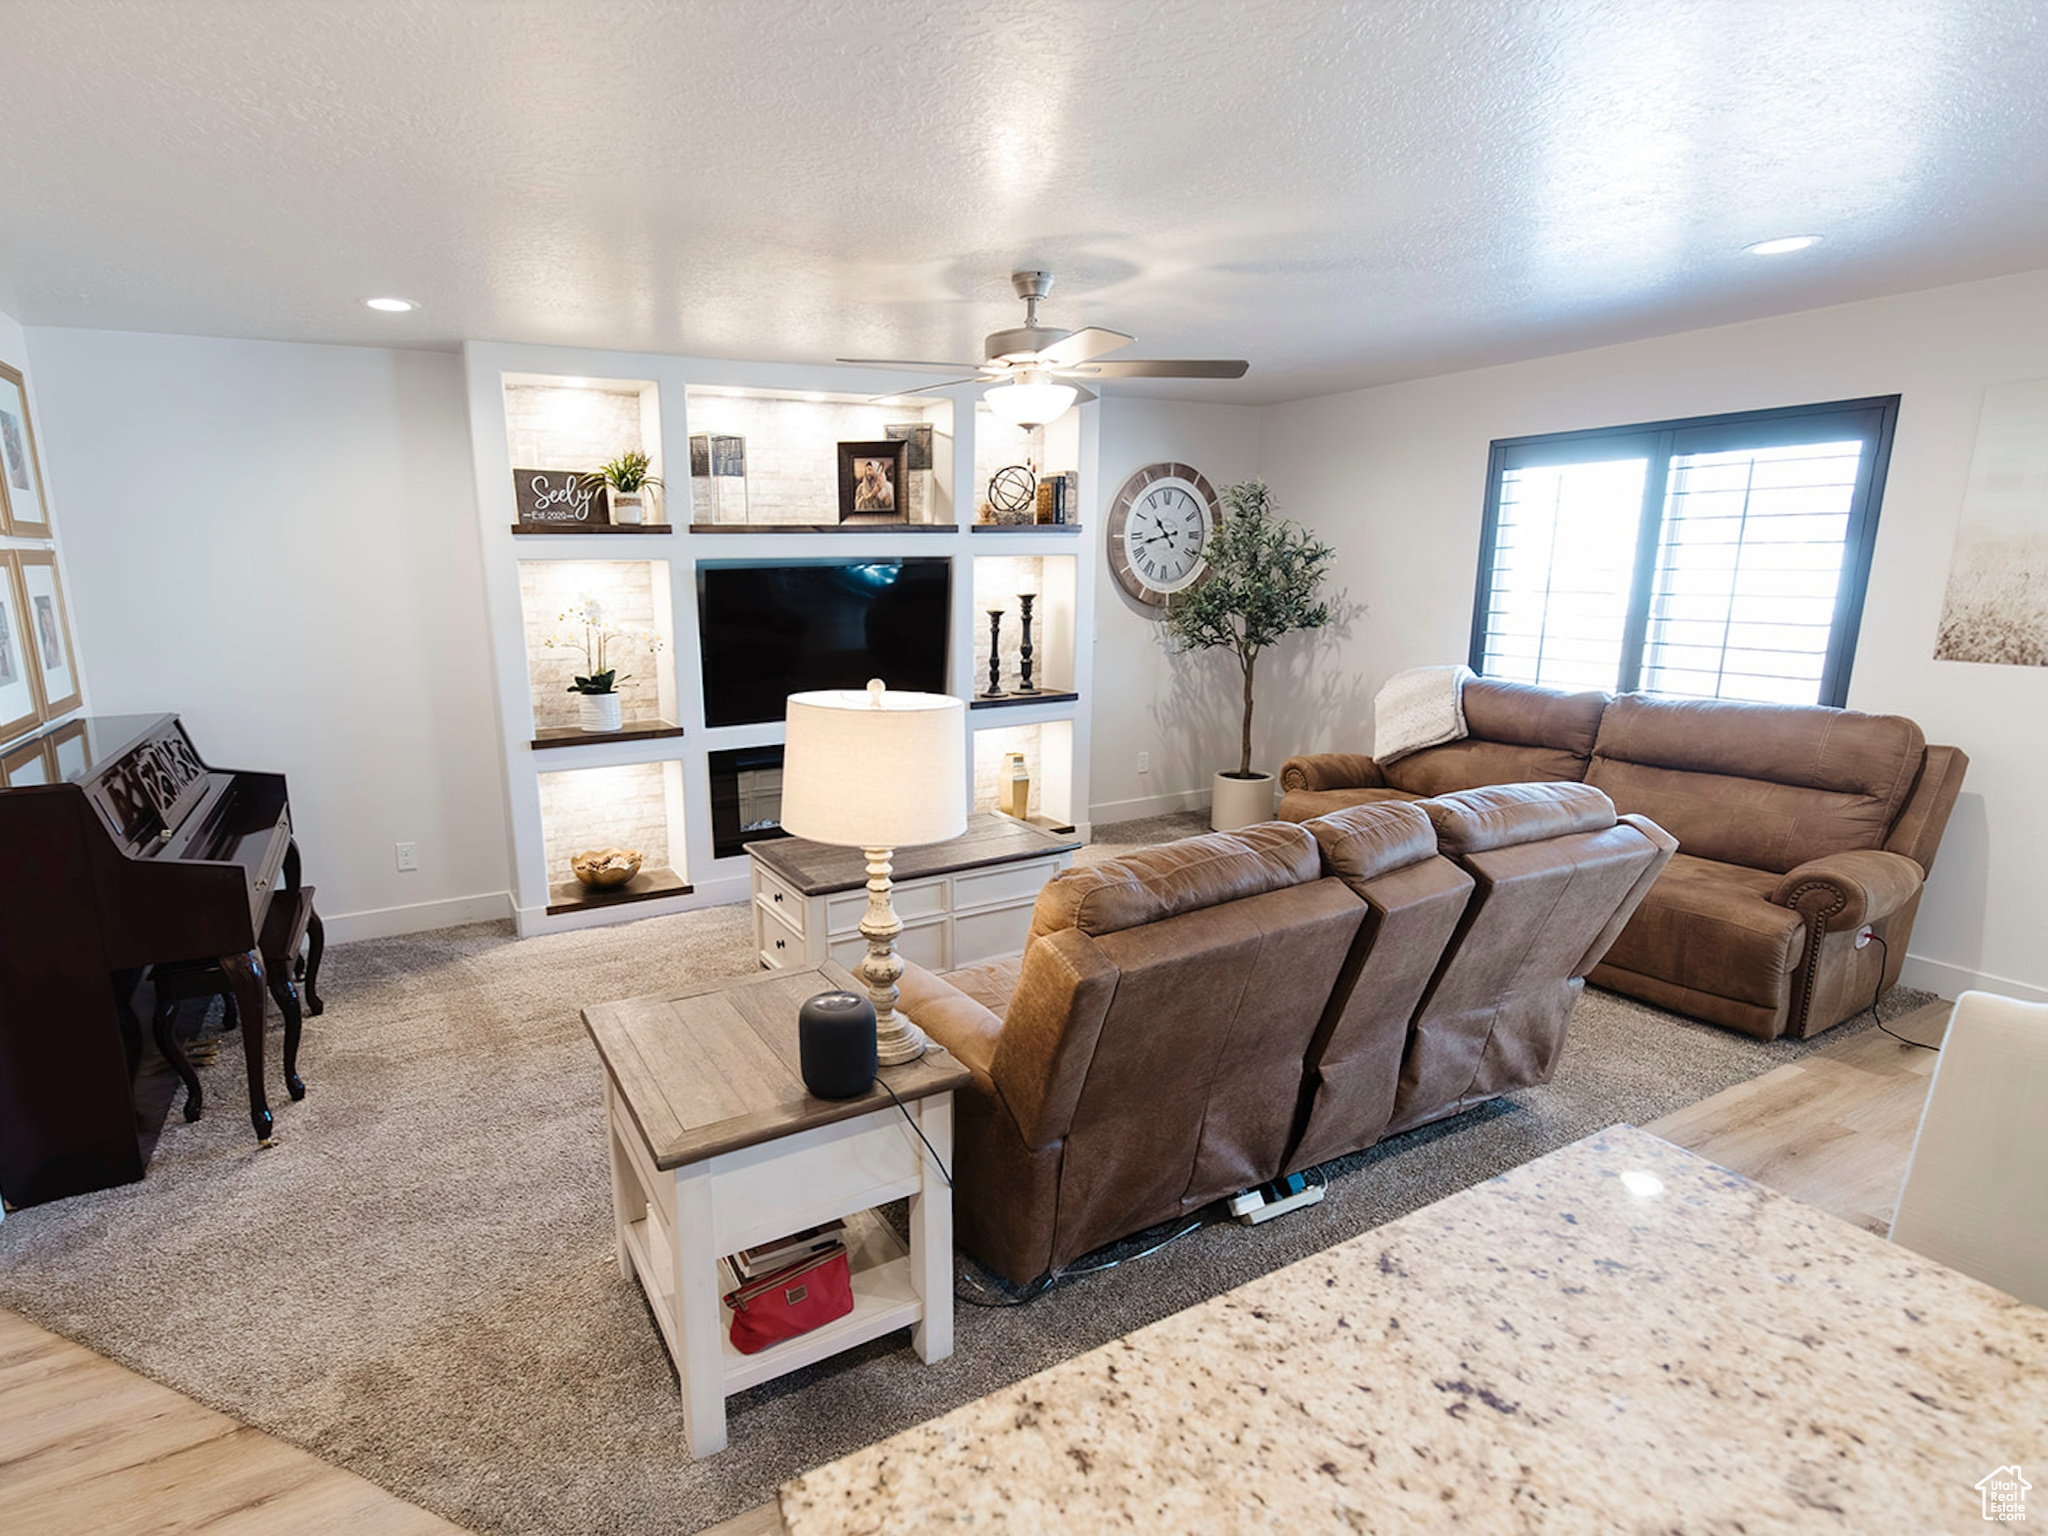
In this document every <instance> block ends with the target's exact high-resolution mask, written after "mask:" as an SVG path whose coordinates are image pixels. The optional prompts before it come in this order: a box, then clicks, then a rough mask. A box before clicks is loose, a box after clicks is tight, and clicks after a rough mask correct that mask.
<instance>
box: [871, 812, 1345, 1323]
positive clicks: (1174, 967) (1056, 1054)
mask: <svg viewBox="0 0 2048 1536" xmlns="http://www.w3.org/2000/svg"><path fill="white" fill-rule="evenodd" d="M1365 910H1366V908H1365V904H1364V903H1363V902H1362V901H1361V900H1360V899H1359V898H1358V897H1357V896H1355V895H1353V894H1352V893H1351V892H1350V891H1349V890H1347V889H1346V888H1345V886H1344V883H1343V882H1342V881H1341V880H1338V879H1335V878H1331V877H1326V876H1324V874H1323V873H1322V869H1321V865H1320V861H1319V858H1318V855H1317V852H1316V845H1315V842H1314V840H1313V838H1312V837H1311V836H1310V835H1309V833H1308V832H1307V831H1306V830H1304V829H1303V828H1301V827H1297V826H1291V825H1288V824H1286V823H1280V822H1269V823H1266V824H1265V825H1262V826H1255V827H1250V828H1246V829H1245V830H1243V831H1241V832H1235V833H1217V834H1212V835H1210V836H1206V837H1196V838H1189V839H1187V840H1186V841H1184V842H1179V843H1173V844H1168V845H1165V846H1163V847H1159V848H1148V849H1144V850H1141V851H1140V852H1138V853H1135V854H1132V855H1130V856H1128V857H1126V858H1122V859H1117V860H1114V861H1111V862H1109V863H1105V864H1099V865H1095V866H1092V867H1088V868H1081V869H1073V870H1069V871H1067V872H1066V873H1064V874H1062V875H1061V876H1059V877H1058V878H1057V879H1055V880H1053V881H1052V882H1050V883H1049V884H1048V885H1047V886H1046V887H1045V889H1044V891H1042V892H1041V893H1040V895H1039V899H1038V907H1037V910H1036V912H1035V913H1034V915H1033V919H1032V927H1031V936H1030V939H1029V941H1028V944H1027V947H1026V949H1025V951H1024V955H1023V958H1022V960H1021V961H1013V962H1009V963H1007V964H1004V965H997V966H989V967H980V968H976V969H971V970H968V971H959V972H953V973H951V974H950V975H948V976H946V977H943V978H942V977H937V976H933V975H931V974H930V973H929V972H927V971H924V970H921V969H919V968H918V967H916V966H914V965H913V966H909V967H907V968H906V970H905V973H904V976H903V979H902V983H901V988H902V1006H903V1009H904V1011H905V1012H906V1013H908V1014H909V1015H910V1016H911V1017H912V1018H913V1019H915V1020H916V1021H917V1022H918V1023H919V1024H920V1025H921V1026H922V1027H923V1028H924V1029H925V1030H926V1031H928V1032H929V1033H930V1034H931V1035H932V1037H933V1038H934V1039H936V1040H938V1041H939V1042H940V1043H941V1044H943V1045H944V1046H945V1047H946V1048H947V1049H948V1050H950V1051H952V1052H953V1053H954V1054H955V1055H956V1056H958V1057H959V1058H960V1060H961V1061H962V1062H963V1063H964V1064H965V1065H966V1066H967V1067H968V1068H969V1069H970V1070H971V1071H972V1072H973V1074H974V1087H973V1091H971V1092H967V1093H963V1094H961V1095H960V1096H959V1100H958V1122H957V1139H956V1143H955V1150H956V1162H955V1168H954V1174H955V1180H956V1184H955V1188H956V1200H955V1207H954V1208H955V1220H956V1225H957V1229H958V1234H959V1239H960V1243H961V1246H962V1247H964V1248H966V1249H967V1250H968V1252H970V1253H972V1254H973V1255H974V1256H975V1257H977V1258H978V1259H980V1260H981V1261H982V1262H983V1263H985V1264H988V1265H989V1266H990V1267H992V1268H993V1269H995V1270H997V1271H998V1272H1000V1273H1001V1274H1003V1275H1006V1276H1008V1277H1009V1278H1010V1279H1011V1280H1013V1281H1016V1282H1017V1283H1019V1284H1024V1283H1028V1282H1029V1281H1031V1280H1034V1279H1036V1278H1037V1277H1038V1276H1040V1275H1043V1274H1045V1273H1047V1272H1048V1271H1050V1270H1053V1269H1056V1268H1058V1267H1059V1266H1061V1265H1064V1264H1066V1263H1067V1262H1069V1261H1070V1260H1072V1259H1074V1258H1075V1257H1077V1256H1078V1255H1080V1254H1083V1253H1086V1252H1088V1251H1089V1250H1091V1249H1093V1248H1097V1247H1100V1246H1101V1245H1102V1244H1103V1243H1106V1242H1109V1241H1111V1240H1112V1239H1114V1238H1118V1237H1121V1236H1124V1235H1125V1234H1127V1233H1130V1232H1134V1231H1137V1230H1139V1229H1140V1228H1143V1227H1146V1226H1150V1225H1152V1224H1154V1223H1156V1222H1161V1221H1166V1220H1170V1219H1173V1218H1175V1217H1177V1216H1179V1215H1181V1214H1182V1213H1184V1212H1186V1211H1190V1210H1193V1209H1195V1208H1196V1207H1199V1206H1202V1205H1205V1204H1207V1203H1208V1202H1210V1201H1211V1200H1214V1199H1217V1198H1218V1197H1220V1196H1222V1195H1226V1194H1230V1193H1233V1192H1235V1191H1237V1190H1239V1189H1242V1188H1244V1187H1245V1186H1246V1185H1248V1184H1253V1183H1258V1182H1260V1181H1263V1180H1265V1179H1268V1178H1271V1177H1273V1176H1274V1174H1275V1172H1276V1171H1277V1170H1278V1168H1279V1166H1280V1162H1281V1159H1282V1158H1283V1156H1284V1155H1285V1152H1286V1147H1287V1143H1288V1141H1289V1139H1290V1137H1291V1135H1292V1132H1293V1129H1294V1115H1295V1109H1296V1105H1297V1103H1298V1100H1299V1095H1300V1087H1301V1072H1302V1059H1303V1056H1304V1053H1305V1052H1306V1050H1307V1048H1308V1045H1309V1042H1310V1039H1311V1037H1312V1036H1313V1035H1314V1033H1315V1031H1316V1028H1317V1026H1318V1024H1319V1023H1320V1022H1321V1020H1322V1017H1323V1013H1324V1009H1325V1006H1326V1004H1327V1003H1328V1001H1329V998H1330V994H1331V991H1332V989H1333V988H1334V986H1335V984H1336V981H1337V976H1338V972H1339V970H1340V969H1341V968H1342V966H1343V964H1344V962H1345V959H1346V956H1347V955H1348V954H1349V953H1350V950H1351V941H1352V939H1353V937H1354V935H1355V934H1356V933H1357V931H1358V927H1359V924H1360V922H1361V921H1362V920H1363V918H1364V916H1365ZM1012 988H1014V992H1012Z"/></svg>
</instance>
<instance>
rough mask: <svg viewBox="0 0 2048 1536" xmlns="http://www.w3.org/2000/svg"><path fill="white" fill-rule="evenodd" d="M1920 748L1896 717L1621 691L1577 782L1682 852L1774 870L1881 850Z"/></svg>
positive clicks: (1910, 726) (1913, 731)
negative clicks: (1665, 835)
mask: <svg viewBox="0 0 2048 1536" xmlns="http://www.w3.org/2000/svg"><path fill="white" fill-rule="evenodd" d="M1925 754H1926V741H1925V739H1924V738H1923V737H1922V735H1921V734H1920V727H1919V726H1917V725H1915V724H1914V723H1913V722H1912V721H1910V720H1907V719H1903V718H1901V717H1900V716H1897V715H1865V714H1859V713H1857V712H1856V711H1853V710H1842V709H1827V708H1822V707H1819V706H1802V705H1796V704H1737V703H1730V702H1727V701H1724V700H1718V699H1700V700H1693V699H1660V698H1653V697H1650V696H1647V695H1643V694H1624V695H1622V696H1621V697H1620V698H1618V699H1616V700H1615V701H1614V702H1613V703H1612V704H1611V705H1609V706H1608V709H1607V713H1606V716H1605V718H1604V719H1603V720H1602V722H1601V726H1600V736H1599V740H1598V742H1597V743H1596V744H1595V748H1594V754H1593V762H1592V766H1591V767H1590V768H1589V769H1588V770H1587V773H1586V782H1587V783H1588V784H1592V785H1595V786H1597V787H1598V788H1600V789H1603V790H1605V791H1606V792H1607V794H1608V795H1609V796H1610V797H1611V798H1612V799H1613V801H1614V803H1615V804H1616V805H1617V806H1619V807H1620V808H1621V809H1622V810H1624V811H1636V812H1639V813H1641V814H1642V815H1645V816H1648V817H1650V818H1651V819H1652V820H1654V821H1656V822H1657V823H1658V824H1659V825H1660V826H1662V827H1664V828H1665V829H1666V830H1667V831H1669V832H1670V833H1671V834H1672V835H1673V836H1675V837H1676V838H1677V839H1678V842H1679V846H1680V847H1681V848H1682V849H1684V850H1685V852H1687V853H1688V854H1691V855H1693V856H1695V857H1697V858H1702V859H1713V860H1718V861H1721V862H1725V863H1730V864H1743V865H1748V866H1750V867H1752V868H1755V869H1765V870H1770V871H1772V872H1774V873H1777V874H1783V873H1785V872H1786V871H1787V870H1789V869H1792V868H1794V867H1795V866H1797V865H1800V864H1804V863H1805V862H1806V861H1807V860H1808V859H1817V858H1820V857H1822V856H1823V855H1826V854H1830V853H1846V852H1848V851H1850V850H1852V849H1857V848H1879V847H1882V846H1883V845H1884V841H1885V837H1886V835H1887V833H1889V831H1890V830H1891V826H1892V823H1893V822H1894V821H1895V820H1897V818H1898V815H1899V811H1900V808H1901V807H1902V806H1903V805H1904V804H1905V800H1906V796H1907V794H1908V793H1910V792H1911V790H1912V787H1913V782H1914V778H1915V776H1916V775H1917V774H1918V773H1919V771H1920V763H1921V759H1922V758H1923V757H1924V756H1925Z"/></svg>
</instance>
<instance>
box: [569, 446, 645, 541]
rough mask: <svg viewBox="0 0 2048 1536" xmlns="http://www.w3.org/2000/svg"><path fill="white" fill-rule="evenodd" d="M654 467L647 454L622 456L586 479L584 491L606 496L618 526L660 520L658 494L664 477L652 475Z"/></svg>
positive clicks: (597, 469)
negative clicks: (655, 513) (657, 505)
mask: <svg viewBox="0 0 2048 1536" xmlns="http://www.w3.org/2000/svg"><path fill="white" fill-rule="evenodd" d="M650 467H651V465H650V463H649V461H648V458H647V455H646V454H644V453H640V452H638V451H635V452H633V453H622V454H620V455H619V456H618V457H617V458H616V459H613V460H612V461H611V462H610V463H609V464H601V465H599V466H598V467H597V468H596V469H594V470H592V471H591V472H590V473H589V474H587V475H585V476H584V477H583V488H584V489H585V490H588V491H597V490H602V491H603V492H604V493H605V498H606V500H607V501H609V502H610V504H611V511H612V521H613V522H614V523H624V524H632V523H651V522H654V521H655V520H656V519H655V516H654V492H656V491H658V490H660V489H661V477H660V476H659V475H650V474H649V473H648V472H647V471H648V469H649V468H650Z"/></svg>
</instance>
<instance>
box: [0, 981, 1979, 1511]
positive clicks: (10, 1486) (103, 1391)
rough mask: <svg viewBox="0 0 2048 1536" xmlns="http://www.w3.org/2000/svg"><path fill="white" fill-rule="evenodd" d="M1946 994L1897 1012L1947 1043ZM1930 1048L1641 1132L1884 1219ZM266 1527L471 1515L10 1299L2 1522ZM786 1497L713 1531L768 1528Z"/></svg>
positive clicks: (1835, 1064) (1907, 1024) (1856, 1052)
mask: <svg viewBox="0 0 2048 1536" xmlns="http://www.w3.org/2000/svg"><path fill="white" fill-rule="evenodd" d="M1948 1010H1949V1005H1948V1004H1947V1003H1934V1004H1930V1005H1928V1006H1927V1007H1926V1008H1922V1009H1919V1010H1917V1011H1915V1012H1913V1013H1910V1014H1907V1015H1905V1016H1903V1017H1902V1018H1899V1019H1896V1020H1893V1021H1891V1027H1892V1028H1893V1029H1895V1030H1897V1031H1898V1032H1899V1033H1900V1034H1903V1035H1906V1036H1907V1037H1908V1038H1911V1039H1917V1040H1924V1041H1926V1042H1927V1043H1929V1044H1934V1043H1937V1042H1938V1041H1939V1040H1940V1039H1941V1036H1942V1032H1943V1030H1944V1029H1945V1028H1946V1027H1947V1024H1948ZM1934 1062H1935V1053H1934V1052H1932V1051H1924V1050H1916V1049H1914V1048H1913V1047H1911V1046H1908V1045H1901V1044H1900V1043H1899V1042H1898V1041H1896V1040H1892V1039H1889V1038H1888V1037H1886V1036H1885V1035H1883V1034H1881V1033H1879V1032H1878V1031H1876V1030H1869V1031H1866V1032H1865V1033H1863V1034H1861V1035H1858V1036H1856V1037H1854V1038H1853V1039H1847V1040H1844V1041H1842V1042H1841V1043H1840V1044H1839V1045H1831V1046H1826V1047H1823V1048H1822V1049H1821V1050H1819V1051H1817V1052H1815V1053H1814V1054H1813V1055H1811V1056H1808V1057H1806V1058H1805V1059H1804V1060H1802V1061H1799V1062H1795V1063H1792V1064H1790V1065H1788V1066H1783V1067H1779V1068H1777V1069H1776V1070H1775V1071H1772V1072H1768V1073H1766V1074H1765V1075H1764V1076H1762V1077H1759V1078H1756V1079H1754V1080H1753V1081H1750V1082H1747V1083H1739V1084H1737V1085H1736V1086H1735V1087H1733V1088H1730V1089H1728V1090H1726V1091H1725V1092H1722V1093H1718V1094H1716V1095H1714V1097H1712V1098H1711V1099H1704V1100H1702V1101H1701V1102H1699V1103H1698V1104H1695V1105H1692V1106H1691V1107H1690V1108H1687V1109H1682V1110H1679V1111H1678V1112H1677V1113H1676V1114H1671V1115H1666V1116H1665V1117H1664V1118H1663V1119H1661V1120H1657V1121H1654V1122H1652V1123H1651V1124H1650V1125H1648V1126H1645V1127H1644V1129H1646V1130H1649V1131H1652V1132H1654V1133H1655V1134H1657V1135H1659V1136H1662V1137H1664V1138H1665V1139H1666V1140H1667V1141H1674V1142H1676V1143H1678V1144H1679V1145H1680V1146H1682V1147H1688V1148H1690V1149H1691V1150H1693V1151H1695V1152H1698V1153H1699V1154H1700V1155H1701V1156H1703V1157H1708V1158H1711V1159H1713V1160H1714V1161H1715V1162H1717V1163H1719V1164H1721V1165H1722V1166H1723V1167H1725V1168H1732V1169H1733V1170H1735V1171H1736V1172H1737V1173H1742V1174H1746V1175H1748V1176H1749V1177H1750V1178H1753V1179H1755V1180H1757V1181H1758V1182H1759V1183H1761V1184H1765V1185H1768V1186H1770V1187H1771V1188H1773V1189H1776V1190H1778V1191H1780V1192H1782V1193H1784V1194H1788V1195H1791V1196H1793V1197H1794V1198H1796V1199H1799V1200H1803V1201H1805V1202H1806V1203H1807V1204H1809V1205H1814V1206H1818V1207H1820V1209H1822V1210H1824V1211H1828V1212H1830V1213H1832V1214H1833V1215H1836V1216H1839V1217H1841V1218H1842V1219H1843V1220H1845V1221H1852V1222H1854V1223H1856V1224H1857V1225H1858V1226H1861V1227H1866V1228H1868V1229H1870V1230H1871V1231H1874V1232H1878V1233H1883V1232H1884V1231H1885V1230H1887V1228H1888V1227H1889V1226H1890V1224H1891V1214H1892V1206H1893V1204H1894V1202H1895V1201H1896V1200H1897V1198H1898V1192H1899V1183H1900V1180H1901V1179H1902V1178H1904V1176H1905V1171H1906V1161H1907V1158H1908V1157H1909V1155H1910V1154H1911V1152H1912V1149H1913V1134H1914V1132H1915V1130H1916V1129H1917V1128H1918V1126H1919V1124H1920V1111H1921V1109H1922V1107H1923V1106H1924V1105H1925V1103H1926V1100H1927V1085H1928V1080H1929V1078H1930V1077H1931V1076H1932V1074H1933V1072H1934ZM172 1530H176V1531H178V1532H181V1533H184V1532H191V1533H195V1536H198V1533H205V1536H223V1533H235V1536H255V1533H259V1532H263V1533H267V1532H273V1531H291V1532H293V1533H295V1536H300V1533H305V1536H313V1533H319V1532H326V1531H332V1532H357V1531H374V1532H376V1533H378V1536H414V1533H419V1536H448V1533H459V1530H460V1528H459V1527H457V1526H453V1525H450V1524H449V1523H448V1522H447V1521H445V1520H442V1519H441V1518H440V1517H438V1516H436V1515H431V1514H429V1513H427V1512H426V1511H425V1510H423V1509H419V1508H417V1507H416V1506H414V1505H411V1504H407V1503H405V1502H404V1501H403V1500H401V1499H398V1498H396V1497H394V1496H392V1495H391V1494H388V1493H386V1492H384V1491H383V1490H382V1489H380V1488H378V1487H376V1486H375V1485H374V1484H372V1483H369V1482H366V1481H364V1480H363V1479H362V1478H360V1477H357V1476H356V1475H355V1474H354V1473H351V1472H344V1471H342V1470H341V1469H340V1468H338V1467H332V1466H329V1465H328V1464H327V1463H325V1462H323V1461H320V1460H318V1459H317V1458H316V1457H313V1456H311V1455H308V1454H307V1453H306V1452H304V1451H301V1450H298V1449H296V1448H295V1447H292V1446H288V1445H286V1444H285V1443H284V1442H282V1441H280V1440H274V1439H272V1438H271V1437H270V1436H268V1435H266V1434H263V1433H262V1432H261V1431H259V1430H255V1429H251V1428H249V1427H248V1426H247V1425H245V1424H240V1423H237V1422H236V1421H235V1420H233V1419H230V1418H228V1417H227V1416H226V1415H224V1414H220V1413H216V1412H214V1411H213V1410H212V1409H211V1408H203V1407H201V1406H200V1405H199V1404H198V1403H195V1402H193V1401H192V1400H191V1399H190V1398H187V1397H184V1396H182V1395H180V1394H179V1393H177V1392H174V1391H172V1390H171V1389H170V1388H169V1387H164V1386H159V1385H158V1384H157V1383H155V1382H153V1381H149V1380H147V1379H146V1378H144V1377H141V1376H138V1375H136V1374H135V1373H134V1372H132V1371H129V1370H126V1369H124V1368H123V1367H121V1366H118V1365H116V1364H114V1363H113V1362H112V1361H110V1360H107V1359H105V1358H103V1357H102V1356H99V1355H96V1354H94V1353H93V1352H92V1351H91V1350H88V1349H85V1348H83V1347H81V1346H80V1345H77V1344H73V1343H71V1342H70V1341H68V1340H66V1339H61V1338H59V1337H57V1335H55V1334H53V1333H47V1332H45V1331H44V1330H42V1329H41V1328H38V1327H36V1326H35V1325H34V1324H32V1323H29V1322H27V1321H26V1320H24V1319H23V1318H21V1317H19V1316H17V1315H16V1314H14V1313H12V1312H9V1311H7V1310H5V1309H4V1308H0V1531H5V1532H7V1533H8V1536H43V1533H49V1536H57V1533H60V1532H61V1533H64V1536H72V1533H78V1532H93V1533H95V1536H131V1533H132V1536H143V1533H153V1532H167V1531H172ZM781 1530H782V1519H781V1516H780V1514H779V1513H778V1512H777V1510H776V1507H775V1505H774V1504H772V1503H770V1504H765V1505H762V1506H760V1507H759V1508H758V1509H754V1510H750V1511H749V1512H747V1513H746V1514H744V1515H741V1516H739V1517H738V1518H737V1519H735V1520H732V1521H730V1522H728V1523H727V1524H725V1525H721V1526H718V1527H716V1528H715V1529H714V1530H713V1531H711V1532H706V1533H704V1536H773V1533H777V1532H780V1531H781Z"/></svg>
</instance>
